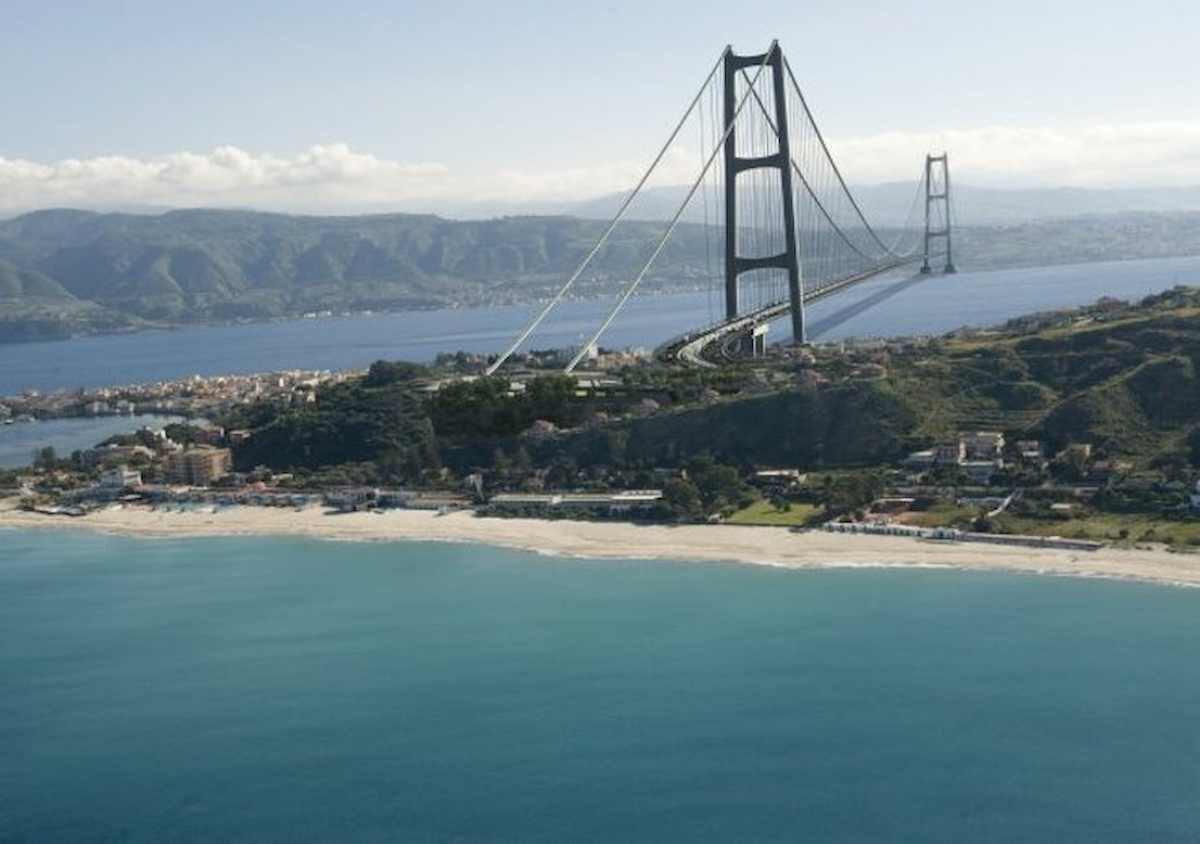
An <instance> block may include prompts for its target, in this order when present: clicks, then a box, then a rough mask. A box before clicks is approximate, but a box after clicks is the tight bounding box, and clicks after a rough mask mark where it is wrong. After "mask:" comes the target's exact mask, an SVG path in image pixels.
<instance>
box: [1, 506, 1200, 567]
mask: <svg viewBox="0 0 1200 844" xmlns="http://www.w3.org/2000/svg"><path fill="white" fill-rule="evenodd" d="M3 527H9V528H42V529H45V528H50V529H58V530H93V531H100V532H105V533H113V534H120V535H125V536H133V537H144V538H155V537H200V536H252V535H257V536H302V537H312V538H323V539H336V540H362V541H397V540H407V541H436V542H475V543H484V544H489V545H496V546H501V547H506V548H517V549H522V550H528V551H536V552H539V553H544V554H553V555H559V556H564V557H592V558H606V557H619V558H635V559H673V560H696V561H724V562H739V563H748V564H753V565H769V566H782V567H786V568H832V567H839V568H854V567H880V566H912V567H940V568H958V569H968V570H1003V571H1016V572H1026V573H1036V574H1052V575H1065V576H1077V577H1104V578H1116V579H1127V580H1140V581H1148V582H1154V583H1165V584H1173V585H1186V586H1200V555H1193V554H1174V553H1169V552H1166V551H1143V550H1125V549H1117V548H1105V549H1102V550H1100V551H1094V552H1078V551H1059V550H1051V549H1042V548H1019V547H1018V548H1013V547H1004V546H991V545H982V544H976V543H961V542H939V541H930V540H919V539H911V538H908V537H892V536H862V535H844V534H831V533H825V532H824V531H807V532H792V531H790V530H788V529H786V528H771V527H741V526H734V525H711V526H710V525H683V526H667V525H634V524H628V523H620V522H578V521H544V520H539V519H494V518H479V517H476V516H475V515H473V514H472V513H469V512H458V513H451V514H447V515H438V514H436V513H433V512H428V511H421V510H390V511H384V512H380V513H346V514H332V513H327V512H326V511H324V510H322V509H321V508H319V507H311V508H308V509H306V510H302V511H296V510H288V509H275V508H263V507H231V508H226V509H222V510H218V511H216V512H205V511H203V510H198V511H188V512H180V511H174V510H172V511H167V510H153V509H149V508H145V507H137V506H131V507H121V508H115V509H109V510H102V511H99V512H96V513H92V514H90V515H88V516H82V517H77V518H68V517H61V516H46V515H41V514H37V513H28V512H24V511H21V510H18V509H16V507H15V502H0V528H3Z"/></svg>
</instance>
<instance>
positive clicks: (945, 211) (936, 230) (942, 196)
mask: <svg viewBox="0 0 1200 844" xmlns="http://www.w3.org/2000/svg"><path fill="white" fill-rule="evenodd" d="M951 228H952V223H951V220H950V155H949V154H948V153H945V152H943V153H942V154H941V155H927V156H925V260H924V262H923V263H922V264H921V272H922V273H924V274H926V275H928V274H929V273H931V272H933V267H931V266H930V264H929V255H930V243H931V241H935V240H941V239H944V240H945V241H946V266H945V267H943V269H942V272H944V273H946V274H947V275H950V274H953V273H956V272H958V269H957V268H956V267H955V266H954V252H953V249H952V247H951V231H950V230H951Z"/></svg>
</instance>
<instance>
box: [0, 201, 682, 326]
mask: <svg viewBox="0 0 1200 844" xmlns="http://www.w3.org/2000/svg"><path fill="white" fill-rule="evenodd" d="M602 226H603V224H602V223H601V222H599V221H593V220H581V219H575V218H568V217H521V218H504V219H496V220H486V221H470V222H463V221H453V220H445V219H442V218H440V217H436V216H433V215H430V214H389V215H370V216H361V217H301V216H289V215H283V214H268V213H259V212H252V211H215V210H190V211H171V212H167V213H165V214H158V215H140V214H98V213H94V212H88V211H76V210H70V209H60V210H49V211H38V212H34V213H31V214H25V215H22V216H20V217H17V218H15V219H12V220H7V221H4V222H0V262H2V263H0V318H4V317H7V318H9V319H11V318H13V317H14V315H15V316H19V317H21V318H29V317H30V315H31V314H41V315H43V316H45V315H48V314H51V313H55V312H57V311H59V310H61V309H62V308H65V307H67V304H68V303H90V304H91V305H93V306H96V307H99V308H102V309H104V311H105V312H106V313H107V314H108V315H109V317H110V318H111V317H113V316H114V315H124V316H125V317H127V318H128V319H129V320H130V321H137V320H154V321H167V322H178V321H189V320H198V319H237V318H249V319H253V318H265V317H273V316H281V315H287V314H296V313H303V312H306V311H320V310H326V309H330V310H368V309H399V308H408V309H412V308H432V307H445V306H454V305H462V304H483V303H491V304H501V303H505V302H512V301H527V300H528V299H530V298H534V297H536V296H538V295H541V293H542V291H541V289H540V288H539V285H543V286H544V285H545V284H548V283H549V279H551V278H553V279H558V278H559V277H560V276H561V275H562V274H563V273H564V272H569V270H570V269H571V268H573V267H574V266H575V264H576V263H577V262H578V261H579V260H580V259H581V258H582V257H583V255H584V254H586V252H587V250H589V249H590V248H591V246H592V244H593V243H594V241H595V239H596V238H597V237H598V236H599V234H600V231H601V230H602ZM662 230H663V226H662V224H661V223H654V222H629V223H626V224H623V225H622V226H620V227H619V228H618V229H617V231H616V232H615V233H614V235H613V237H612V239H611V240H610V241H609V243H608V244H607V245H606V247H605V248H604V249H603V250H602V251H601V252H600V253H599V254H598V255H597V256H596V259H595V261H594V264H593V266H592V268H591V273H590V274H589V276H588V278H587V279H584V280H583V282H582V284H581V291H583V292H586V291H587V290H588V288H589V285H594V284H604V283H606V282H608V281H609V277H610V276H612V275H613V274H627V273H628V272H629V271H631V270H633V269H636V268H637V267H639V266H640V265H641V262H642V261H644V260H645V258H646V257H648V255H649V251H650V249H651V248H652V245H653V243H654V240H655V238H656V237H657V236H658V235H659V234H660V233H661V231H662ZM703 237H704V231H703V229H702V228H700V227H695V226H684V227H681V228H680V229H679V230H678V231H677V232H676V235H675V236H674V237H673V238H672V241H671V243H670V245H669V246H668V248H667V249H666V251H665V252H664V254H663V257H662V259H661V260H662V267H664V268H674V269H675V270H677V271H678V270H680V268H682V267H686V266H687V265H688V263H689V261H693V260H695V259H696V257H697V256H702V255H704V249H703ZM610 287H611V284H610Z"/></svg>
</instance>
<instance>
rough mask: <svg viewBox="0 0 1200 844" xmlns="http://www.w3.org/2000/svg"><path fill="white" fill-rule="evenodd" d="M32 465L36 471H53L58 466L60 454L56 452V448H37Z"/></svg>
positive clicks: (49, 446) (50, 446)
mask: <svg viewBox="0 0 1200 844" xmlns="http://www.w3.org/2000/svg"><path fill="white" fill-rule="evenodd" d="M32 463H33V468H35V469H53V468H54V467H55V466H56V465H57V464H58V454H57V453H56V452H55V451H54V446H52V445H48V446H46V447H45V448H35V449H34V450H33V461H32Z"/></svg>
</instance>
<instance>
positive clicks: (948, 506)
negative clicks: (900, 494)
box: [897, 501, 979, 527]
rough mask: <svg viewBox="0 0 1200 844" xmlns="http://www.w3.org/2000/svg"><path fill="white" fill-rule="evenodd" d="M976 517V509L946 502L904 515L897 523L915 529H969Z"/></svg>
mask: <svg viewBox="0 0 1200 844" xmlns="http://www.w3.org/2000/svg"><path fill="white" fill-rule="evenodd" d="M977 515H979V509H978V508H977V507H959V506H958V505H957V504H952V503H950V502H948V501H946V502H939V503H937V504H934V505H933V506H932V507H930V508H929V509H928V510H918V511H912V512H908V513H905V514H903V516H902V517H901V518H899V519H897V521H899V522H902V523H904V524H906V525H916V526H917V527H969V526H970V524H971V522H972V521H973V520H974V519H975V517H976V516H977Z"/></svg>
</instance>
